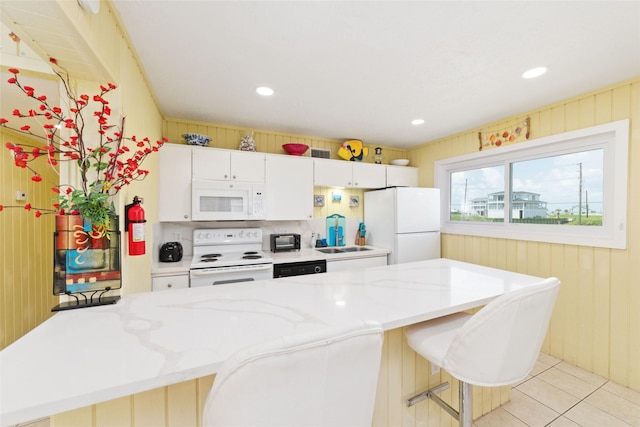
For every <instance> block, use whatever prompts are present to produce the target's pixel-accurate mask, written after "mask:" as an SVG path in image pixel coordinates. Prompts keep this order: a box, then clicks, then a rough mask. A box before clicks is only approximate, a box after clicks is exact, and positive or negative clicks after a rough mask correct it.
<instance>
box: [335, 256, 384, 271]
mask: <svg viewBox="0 0 640 427" xmlns="http://www.w3.org/2000/svg"><path fill="white" fill-rule="evenodd" d="M383 265H387V256H386V255H382V256H376V257H368V258H354V259H339V260H333V259H330V260H329V259H328V260H327V273H333V272H334V271H346V270H360V269H363V268H368V267H379V266H383Z"/></svg>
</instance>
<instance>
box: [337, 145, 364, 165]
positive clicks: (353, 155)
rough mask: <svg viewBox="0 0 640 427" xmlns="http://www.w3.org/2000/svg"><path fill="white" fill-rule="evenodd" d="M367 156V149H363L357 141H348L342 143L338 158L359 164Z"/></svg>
mask: <svg viewBox="0 0 640 427" xmlns="http://www.w3.org/2000/svg"><path fill="white" fill-rule="evenodd" d="M368 155H369V147H365V146H364V144H363V143H362V141H360V140H359V139H350V140H348V141H345V142H343V143H342V145H341V146H340V148H339V149H338V156H340V157H341V158H343V159H345V160H350V161H352V162H353V161H357V162H361V161H362V159H364V158H365V157H367V156H368Z"/></svg>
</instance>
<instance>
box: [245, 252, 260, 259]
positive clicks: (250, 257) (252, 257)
mask: <svg viewBox="0 0 640 427" xmlns="http://www.w3.org/2000/svg"><path fill="white" fill-rule="evenodd" d="M247 253H248V252H247ZM260 258H262V256H260V255H245V256H243V257H242V259H260Z"/></svg>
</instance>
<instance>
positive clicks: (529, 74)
mask: <svg viewBox="0 0 640 427" xmlns="http://www.w3.org/2000/svg"><path fill="white" fill-rule="evenodd" d="M546 72H547V67H536V68H532V69H530V70H527V71H525V72H524V73H522V78H523V79H533V78H535V77H540V76H541V75H543V74H544V73H546Z"/></svg>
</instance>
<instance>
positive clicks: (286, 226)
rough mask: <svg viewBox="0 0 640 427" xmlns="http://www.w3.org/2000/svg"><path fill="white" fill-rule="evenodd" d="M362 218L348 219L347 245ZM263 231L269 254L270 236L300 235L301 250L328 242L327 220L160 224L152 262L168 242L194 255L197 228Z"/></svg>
mask: <svg viewBox="0 0 640 427" xmlns="http://www.w3.org/2000/svg"><path fill="white" fill-rule="evenodd" d="M360 222H362V218H361V217H346V218H345V227H346V232H345V238H346V244H347V245H353V244H354V243H355V238H356V232H357V231H358V225H359V224H360ZM252 227H255V228H261V229H262V234H263V238H262V249H263V250H266V251H268V250H270V249H271V248H270V241H269V235H270V234H278V233H298V234H300V238H301V242H302V247H304V248H309V247H312V241H313V244H314V245H315V239H317V238H319V237H318V235H319V236H320V238H327V235H326V233H327V231H326V219H325V218H324V217H323V218H314V219H311V220H308V221H212V222H207V221H201V222H159V223H155V224H154V225H153V236H154V239H153V241H154V247H153V252H152V254H153V260H154V261H157V260H158V252H159V249H160V246H162V244H163V243H165V242H180V243H182V246H183V248H184V256H185V257H187V256H192V255H193V230H195V229H197V228H252Z"/></svg>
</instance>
